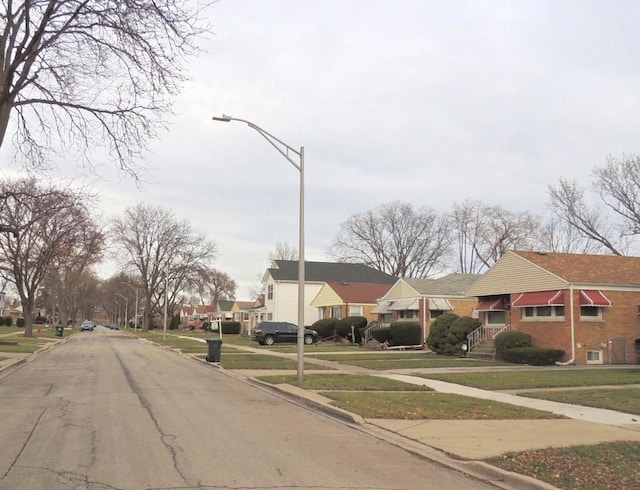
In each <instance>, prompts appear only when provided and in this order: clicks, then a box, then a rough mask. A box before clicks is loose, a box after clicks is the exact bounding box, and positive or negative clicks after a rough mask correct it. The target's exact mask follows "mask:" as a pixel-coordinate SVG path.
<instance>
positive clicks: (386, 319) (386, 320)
mask: <svg viewBox="0 0 640 490" xmlns="http://www.w3.org/2000/svg"><path fill="white" fill-rule="evenodd" d="M392 321H393V315H391V313H385V314H383V315H380V323H385V324H387V323H391V322H392Z"/></svg>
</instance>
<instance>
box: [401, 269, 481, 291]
mask: <svg viewBox="0 0 640 490" xmlns="http://www.w3.org/2000/svg"><path fill="white" fill-rule="evenodd" d="M480 276H481V274H462V273H459V272H454V273H452V274H448V275H446V276H443V277H439V278H437V279H411V278H406V279H402V280H403V281H405V282H406V283H407V284H408V285H409V286H411V287H412V288H413V289H415V291H416V292H417V293H418V294H420V295H430V294H435V295H439V296H464V292H465V290H466V289H467V288H468V287H469V286H470V285H471V284H473V283H474V282H475V281H476V280H477V279H478V278H479V277H480Z"/></svg>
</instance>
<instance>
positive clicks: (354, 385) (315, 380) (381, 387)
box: [258, 373, 431, 391]
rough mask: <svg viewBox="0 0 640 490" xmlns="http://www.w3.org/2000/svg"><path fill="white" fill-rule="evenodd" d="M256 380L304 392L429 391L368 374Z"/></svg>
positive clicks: (327, 374)
mask: <svg viewBox="0 0 640 490" xmlns="http://www.w3.org/2000/svg"><path fill="white" fill-rule="evenodd" d="M258 379H260V380H261V381H265V382H267V383H272V384H281V383H287V384H290V385H295V386H299V387H301V388H304V389H306V390H340V391H349V390H351V391H431V390H430V388H428V387H426V386H419V385H414V384H411V383H404V382H402V381H396V380H393V379H388V378H383V377H380V376H370V375H368V374H335V373H326V374H325V373H322V374H316V373H314V374H306V375H305V376H304V380H303V381H302V383H300V382H298V377H297V375H293V374H291V375H283V376H260V377H259V378H258Z"/></svg>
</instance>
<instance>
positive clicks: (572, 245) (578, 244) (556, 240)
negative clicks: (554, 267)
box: [534, 216, 604, 254]
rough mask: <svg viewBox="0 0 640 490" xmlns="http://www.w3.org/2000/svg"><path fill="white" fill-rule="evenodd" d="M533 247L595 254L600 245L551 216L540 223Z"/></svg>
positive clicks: (600, 250)
mask: <svg viewBox="0 0 640 490" xmlns="http://www.w3.org/2000/svg"><path fill="white" fill-rule="evenodd" d="M534 247H535V248H536V249H538V250H540V251H543V252H558V253H573V254H575V253H579V254H595V253H601V252H602V249H603V248H604V247H602V245H601V244H600V243H598V242H595V241H593V240H588V239H587V238H585V237H584V236H583V235H582V234H580V232H579V231H578V230H577V229H576V228H575V227H573V226H571V225H569V224H568V223H567V222H566V221H563V220H561V219H560V218H558V217H556V216H551V217H550V218H549V219H547V220H546V221H545V222H544V223H542V224H541V225H540V228H539V233H538V237H537V239H536V241H535V245H534Z"/></svg>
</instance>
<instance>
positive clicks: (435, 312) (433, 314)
mask: <svg viewBox="0 0 640 490" xmlns="http://www.w3.org/2000/svg"><path fill="white" fill-rule="evenodd" d="M440 315H444V310H429V316H430V317H431V318H438V317H439V316H440Z"/></svg>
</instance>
